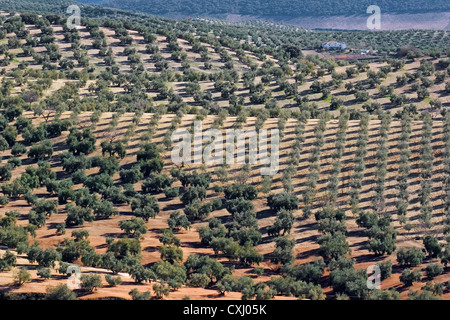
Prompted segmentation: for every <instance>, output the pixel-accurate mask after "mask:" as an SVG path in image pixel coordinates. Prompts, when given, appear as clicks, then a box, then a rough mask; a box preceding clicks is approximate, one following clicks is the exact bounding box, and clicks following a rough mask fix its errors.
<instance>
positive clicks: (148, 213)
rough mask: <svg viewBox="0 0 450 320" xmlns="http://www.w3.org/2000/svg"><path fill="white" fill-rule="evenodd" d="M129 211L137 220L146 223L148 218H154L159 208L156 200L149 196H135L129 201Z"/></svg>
mask: <svg viewBox="0 0 450 320" xmlns="http://www.w3.org/2000/svg"><path fill="white" fill-rule="evenodd" d="M131 210H132V211H133V214H134V215H135V217H137V218H142V219H144V220H145V221H148V220H149V219H150V218H155V217H156V215H157V214H158V213H159V211H160V208H159V204H158V200H156V198H155V197H154V196H151V195H147V194H146V195H137V197H136V198H134V199H133V200H132V201H131Z"/></svg>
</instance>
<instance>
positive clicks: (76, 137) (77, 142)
mask: <svg viewBox="0 0 450 320" xmlns="http://www.w3.org/2000/svg"><path fill="white" fill-rule="evenodd" d="M95 142H96V138H95V136H94V135H93V134H92V131H91V129H89V128H85V129H83V130H82V131H79V130H78V129H76V128H72V129H70V134H69V136H68V137H67V141H66V143H67V145H68V146H69V151H70V152H72V153H73V154H75V155H80V154H84V155H88V154H90V153H92V152H93V151H94V150H95Z"/></svg>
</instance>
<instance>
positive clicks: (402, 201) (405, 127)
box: [396, 113, 411, 224]
mask: <svg viewBox="0 0 450 320" xmlns="http://www.w3.org/2000/svg"><path fill="white" fill-rule="evenodd" d="M401 128H402V132H401V133H400V140H399V142H398V149H399V150H400V163H399V167H398V177H397V182H398V193H397V203H396V208H397V215H398V220H399V222H400V223H401V224H405V223H406V214H407V212H408V204H409V192H408V177H409V172H410V170H411V166H410V164H409V161H410V157H411V151H410V149H409V140H410V137H411V117H410V116H409V114H407V113H403V114H402V121H401Z"/></svg>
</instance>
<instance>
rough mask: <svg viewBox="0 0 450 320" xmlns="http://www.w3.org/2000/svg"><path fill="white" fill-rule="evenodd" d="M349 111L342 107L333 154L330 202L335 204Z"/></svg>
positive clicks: (329, 188) (329, 191) (329, 189)
mask: <svg viewBox="0 0 450 320" xmlns="http://www.w3.org/2000/svg"><path fill="white" fill-rule="evenodd" d="M349 117H350V116H349V113H348V112H347V110H346V109H341V114H340V116H339V125H338V130H337V134H336V144H335V151H334V153H333V154H332V155H331V158H332V166H333V167H332V169H331V172H330V174H329V176H328V186H327V190H328V197H329V199H328V202H329V204H330V205H332V206H334V204H335V203H336V200H337V197H338V192H339V175H340V173H341V168H342V163H341V158H342V154H343V153H344V148H345V142H346V136H347V123H348V119H349Z"/></svg>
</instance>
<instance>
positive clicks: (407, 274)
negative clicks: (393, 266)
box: [400, 268, 422, 286]
mask: <svg viewBox="0 0 450 320" xmlns="http://www.w3.org/2000/svg"><path fill="white" fill-rule="evenodd" d="M420 279H422V272H420V270H414V271H412V272H411V269H409V268H406V269H405V270H403V272H402V274H401V275H400V281H401V282H403V284H404V285H405V286H410V285H412V284H413V282H417V281H420Z"/></svg>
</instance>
